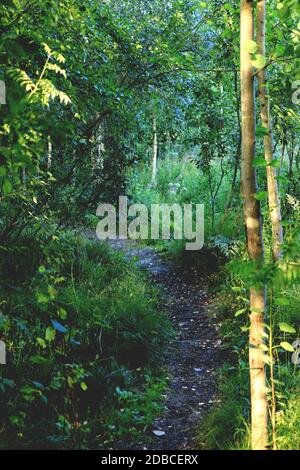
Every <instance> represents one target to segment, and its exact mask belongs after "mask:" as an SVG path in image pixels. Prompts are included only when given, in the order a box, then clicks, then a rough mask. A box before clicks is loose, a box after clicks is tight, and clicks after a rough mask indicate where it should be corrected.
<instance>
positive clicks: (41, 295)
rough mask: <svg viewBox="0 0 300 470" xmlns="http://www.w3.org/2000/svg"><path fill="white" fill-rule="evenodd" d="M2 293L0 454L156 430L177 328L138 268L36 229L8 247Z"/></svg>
mask: <svg viewBox="0 0 300 470" xmlns="http://www.w3.org/2000/svg"><path fill="white" fill-rule="evenodd" d="M24 247H26V249H24ZM12 279H13V280H14V281H13V282H12V281H11V280H12ZM0 289H1V299H2V301H1V315H0V339H1V340H3V341H5V343H6V347H7V364H6V365H5V366H1V369H0V408H1V413H0V439H1V447H2V448H7V447H9V448H24V447H25V448H27V447H30V448H41V447H42V448H45V447H46V448H47V447H55V448H57V447H58V446H59V447H63V448H70V447H71V448H86V447H88V448H99V447H101V446H102V445H103V442H111V441H112V440H113V439H118V438H124V437H126V438H128V439H133V438H134V439H136V438H138V436H139V435H140V434H143V433H144V432H145V431H146V430H147V429H148V427H149V426H150V424H151V422H152V421H153V419H154V416H156V414H157V413H158V412H159V410H160V400H161V393H160V392H161V390H162V389H163V387H164V376H165V374H164V372H163V371H162V369H161V363H162V361H161V359H162V356H163V351H164V349H165V346H166V344H167V342H168V338H169V336H170V334H171V329H170V325H169V323H168V321H167V319H166V316H165V315H164V313H162V312H161V311H160V309H159V306H158V302H159V299H158V297H157V293H156V291H155V289H153V288H151V287H149V286H148V283H147V279H146V278H145V277H144V276H143V275H142V274H141V273H140V272H138V271H137V269H136V268H135V267H134V265H133V263H131V264H128V263H127V262H125V260H124V257H123V255H122V254H121V253H117V252H114V251H113V250H111V249H110V248H109V246H108V245H107V244H103V243H100V242H95V241H89V240H86V239H83V238H82V237H80V236H78V235H75V234H74V233H70V232H64V233H62V232H59V233H56V234H55V235H52V236H50V238H49V234H46V233H42V234H41V232H40V233H39V235H38V236H36V235H35V234H34V233H33V231H31V230H28V231H27V234H25V235H24V234H23V235H22V237H19V238H18V239H14V240H10V243H9V244H7V245H6V246H5V247H3V246H2V247H1V287H0Z"/></svg>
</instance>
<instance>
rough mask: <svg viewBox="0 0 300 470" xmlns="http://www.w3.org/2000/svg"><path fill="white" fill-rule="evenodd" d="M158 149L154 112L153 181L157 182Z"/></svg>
mask: <svg viewBox="0 0 300 470" xmlns="http://www.w3.org/2000/svg"><path fill="white" fill-rule="evenodd" d="M157 151H158V144H157V125H156V115H155V113H153V161H152V162H153V163H152V165H153V166H152V181H153V182H155V180H156V172H157Z"/></svg>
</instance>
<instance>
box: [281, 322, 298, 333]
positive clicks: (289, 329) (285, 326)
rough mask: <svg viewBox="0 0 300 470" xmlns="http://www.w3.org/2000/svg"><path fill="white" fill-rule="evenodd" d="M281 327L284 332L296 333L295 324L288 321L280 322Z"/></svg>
mask: <svg viewBox="0 0 300 470" xmlns="http://www.w3.org/2000/svg"><path fill="white" fill-rule="evenodd" d="M279 328H280V331H283V332H284V333H296V330H295V328H294V327H293V326H291V325H289V324H288V323H284V322H282V323H279Z"/></svg>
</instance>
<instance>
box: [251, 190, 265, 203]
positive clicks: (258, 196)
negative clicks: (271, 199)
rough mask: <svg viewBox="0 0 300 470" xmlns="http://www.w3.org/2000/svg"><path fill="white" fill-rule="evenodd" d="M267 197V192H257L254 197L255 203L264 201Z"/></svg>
mask: <svg viewBox="0 0 300 470" xmlns="http://www.w3.org/2000/svg"><path fill="white" fill-rule="evenodd" d="M267 196H268V193H267V191H258V192H257V193H256V194H255V195H254V197H255V199H256V200H257V201H264V200H265V199H267Z"/></svg>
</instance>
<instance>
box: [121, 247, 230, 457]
mask: <svg viewBox="0 0 300 470" xmlns="http://www.w3.org/2000/svg"><path fill="white" fill-rule="evenodd" d="M113 246H114V248H116V249H122V250H123V251H124V252H125V255H126V257H127V258H128V259H132V258H135V259H137V261H136V263H137V265H138V266H139V267H140V268H142V269H145V270H147V272H148V273H149V276H150V280H152V281H153V282H154V283H155V284H156V285H157V286H158V287H159V288H160V289H161V290H162V294H163V296H162V297H163V299H164V305H163V306H164V308H165V309H166V310H167V312H168V313H169V316H170V319H171V321H172V322H173V324H174V329H175V332H176V336H175V338H174V340H173V341H172V344H171V345H170V348H169V352H168V355H167V364H166V365H167V367H168V370H169V388H168V392H167V396H166V400H165V413H164V414H163V416H161V417H159V418H158V419H157V420H156V421H155V422H154V423H153V429H152V431H153V439H152V441H151V442H150V443H149V442H148V443H147V444H144V445H143V446H142V448H144V449H151V450H157V449H163V450H176V449H177V450H179V449H180V450H183V449H195V448H196V442H195V441H196V436H197V426H198V425H199V422H200V421H201V418H202V417H203V415H204V414H205V413H206V412H207V411H208V410H209V409H210V408H211V406H212V405H213V403H214V402H215V399H214V396H215V386H216V377H215V374H216V371H217V369H218V368H219V367H220V363H221V360H222V359H221V352H220V348H219V346H220V343H221V341H220V339H219V338H218V333H217V325H216V320H215V319H214V314H213V311H214V306H213V304H209V302H208V299H207V295H206V293H205V289H204V287H203V282H202V281H201V279H199V278H197V277H196V276H195V275H194V273H193V272H191V271H182V270H180V269H179V268H178V267H176V266H175V265H174V264H172V263H170V262H168V261H166V260H164V259H162V258H161V257H160V256H159V255H158V254H157V253H156V252H155V251H154V250H153V249H152V248H149V247H146V248H137V247H136V246H134V245H132V244H129V245H126V244H125V243H124V242H121V241H117V242H114V243H113ZM157 431H159V432H158V433H157ZM156 434H160V435H159V436H158V435H156Z"/></svg>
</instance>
